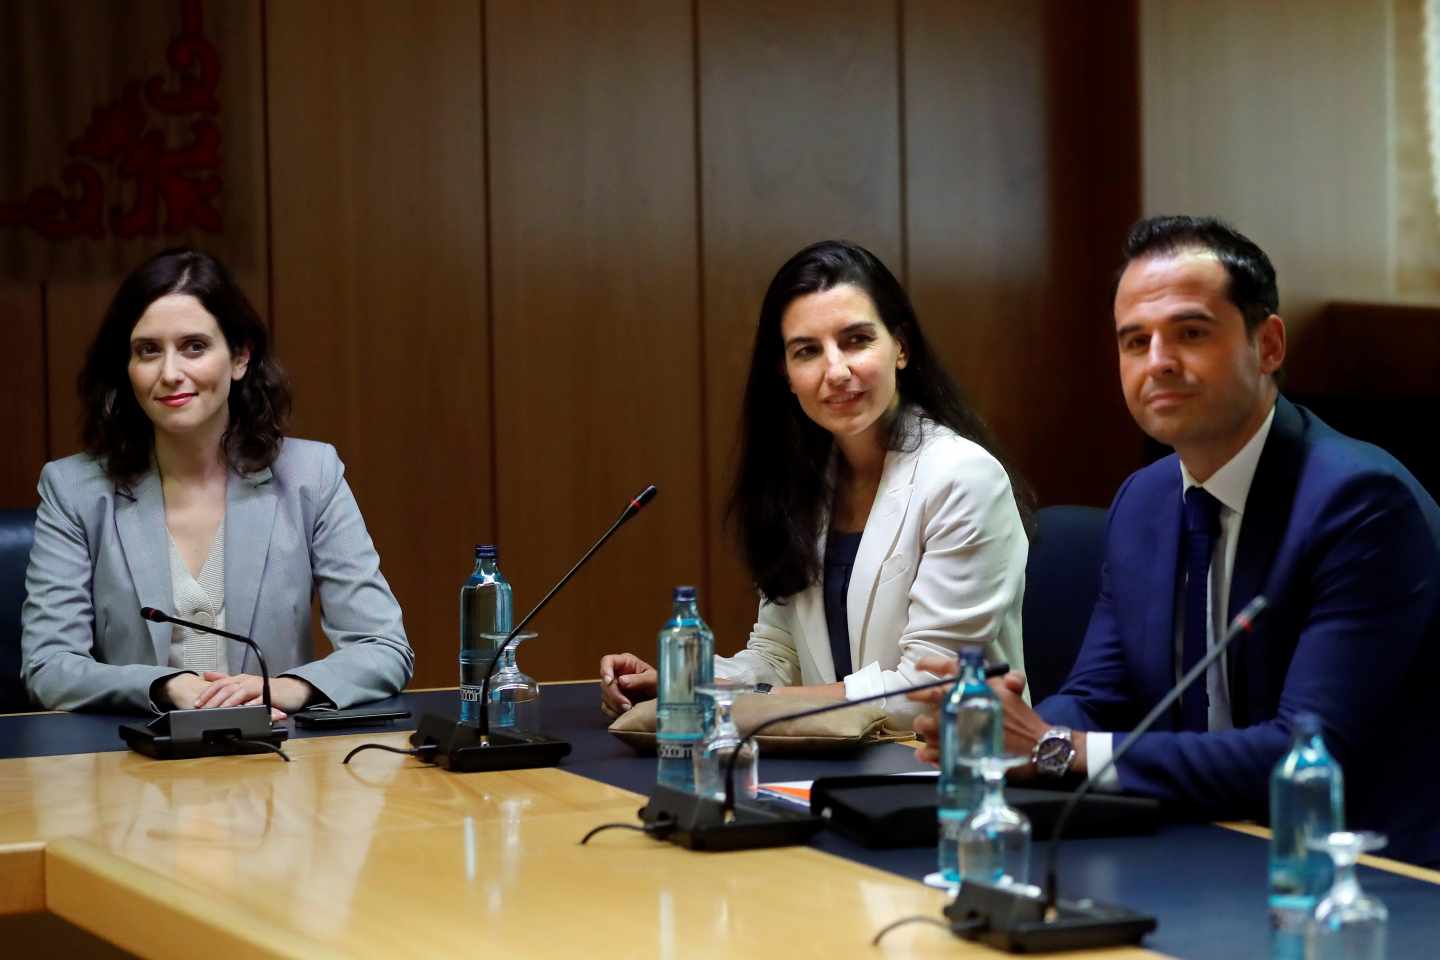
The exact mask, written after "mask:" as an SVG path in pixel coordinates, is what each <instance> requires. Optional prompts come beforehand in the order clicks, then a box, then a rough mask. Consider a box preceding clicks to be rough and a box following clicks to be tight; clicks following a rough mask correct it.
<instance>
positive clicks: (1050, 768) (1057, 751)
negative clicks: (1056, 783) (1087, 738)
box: [1030, 727, 1075, 778]
mask: <svg viewBox="0 0 1440 960" xmlns="http://www.w3.org/2000/svg"><path fill="white" fill-rule="evenodd" d="M1030 762H1031V763H1033V764H1035V769H1036V770H1038V771H1040V773H1041V774H1042V775H1044V776H1047V777H1057V778H1058V777H1063V776H1065V774H1067V773H1069V772H1070V765H1071V764H1073V763H1074V762H1075V738H1074V734H1072V733H1071V732H1070V731H1069V730H1068V729H1066V728H1065V727H1051V728H1050V729H1049V730H1046V731H1045V733H1044V735H1043V736H1041V737H1040V739H1039V741H1038V742H1036V744H1035V750H1034V751H1033V752H1032V753H1031V754H1030Z"/></svg>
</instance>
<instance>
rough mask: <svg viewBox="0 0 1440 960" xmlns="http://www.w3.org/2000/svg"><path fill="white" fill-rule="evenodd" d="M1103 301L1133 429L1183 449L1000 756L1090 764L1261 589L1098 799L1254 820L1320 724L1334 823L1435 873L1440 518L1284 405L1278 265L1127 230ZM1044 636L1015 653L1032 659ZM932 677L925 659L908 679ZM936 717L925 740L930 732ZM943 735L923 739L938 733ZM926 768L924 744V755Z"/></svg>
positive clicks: (1351, 445)
mask: <svg viewBox="0 0 1440 960" xmlns="http://www.w3.org/2000/svg"><path fill="white" fill-rule="evenodd" d="M1125 252H1126V261H1127V262H1126V266H1125V269H1124V272H1123V273H1122V274H1121V277H1120V280H1119V283H1118V285H1117V287H1116V292H1115V336H1116V344H1117V346H1118V349H1119V359H1120V381H1121V386H1122V388H1123V391H1124V394H1125V400H1126V404H1127V405H1128V407H1129V409H1130V413H1131V415H1132V416H1134V418H1135V421H1136V423H1138V424H1139V425H1140V427H1141V429H1143V430H1144V431H1145V432H1146V433H1147V434H1149V435H1150V436H1152V437H1154V438H1155V439H1156V440H1158V441H1160V442H1161V443H1164V444H1167V445H1169V446H1171V447H1173V448H1174V449H1175V455H1172V456H1169V457H1166V458H1164V459H1162V460H1160V461H1158V462H1156V463H1154V464H1151V465H1150V466H1148V467H1145V468H1144V469H1142V470H1140V471H1138V472H1136V473H1134V474H1132V475H1131V476H1130V478H1129V479H1128V480H1126V481H1125V483H1124V485H1123V486H1122V487H1121V488H1120V491H1119V493H1118V494H1116V496H1115V500H1114V502H1113V503H1112V505H1111V507H1110V514H1109V520H1108V525H1107V530H1106V539H1105V565H1104V569H1103V572H1102V575H1101V585H1100V595H1099V598H1098V600H1097V601H1096V605H1095V610H1094V613H1093V615H1092V617H1091V620H1090V626H1089V629H1088V631H1087V632H1086V636H1085V640H1084V643H1083V644H1082V646H1081V649H1080V653H1079V656H1078V657H1077V659H1076V662H1075V665H1074V667H1073V669H1072V670H1071V672H1070V676H1069V678H1068V679H1067V680H1066V681H1065V683H1064V685H1063V686H1062V687H1061V689H1060V691H1059V692H1058V693H1057V694H1055V695H1054V696H1051V697H1049V698H1047V699H1046V700H1044V701H1043V702H1042V703H1040V704H1038V705H1037V706H1036V707H1035V709H1033V710H1032V709H1030V708H1029V707H1027V706H1026V705H1025V703H1024V701H1023V700H1022V699H1021V698H1020V697H1019V696H1018V693H1019V691H1020V690H1022V689H1023V685H1024V678H1023V677H1022V676H1020V675H1019V674H1012V675H1011V676H1009V677H1006V678H1005V680H1004V682H1003V683H999V684H997V685H996V686H997V690H998V691H999V693H1000V696H1001V698H1002V700H1003V701H1004V703H1005V708H1006V745H1007V750H1010V751H1014V752H1023V753H1026V754H1029V755H1031V756H1032V758H1033V759H1034V761H1035V763H1034V765H1033V767H1034V770H1035V771H1037V772H1038V775H1040V776H1042V777H1043V776H1045V775H1047V774H1048V775H1051V776H1059V775H1063V774H1065V773H1068V772H1077V773H1088V772H1090V771H1097V772H1098V771H1099V770H1100V768H1101V767H1102V766H1103V765H1104V764H1105V762H1106V761H1107V760H1108V758H1109V757H1110V755H1111V751H1112V746H1113V744H1114V743H1115V742H1118V741H1116V740H1115V737H1114V735H1115V734H1122V733H1124V732H1125V731H1128V730H1130V729H1131V728H1132V727H1133V726H1135V725H1136V724H1137V723H1138V722H1139V720H1140V718H1141V717H1142V716H1143V715H1144V714H1145V713H1146V712H1147V711H1148V710H1149V709H1150V708H1151V707H1153V706H1154V705H1155V703H1156V702H1157V701H1158V700H1159V699H1160V698H1161V697H1162V696H1164V694H1165V693H1166V692H1167V691H1168V690H1169V689H1170V688H1171V687H1172V686H1174V684H1175V683H1176V681H1177V680H1178V678H1179V676H1180V675H1181V674H1182V673H1183V672H1184V670H1185V669H1186V668H1188V667H1189V666H1190V665H1191V664H1193V663H1195V662H1197V661H1198V660H1199V659H1200V658H1201V657H1202V656H1203V655H1204V652H1205V650H1206V649H1207V647H1208V646H1213V644H1215V643H1216V642H1217V641H1218V640H1219V639H1220V638H1222V637H1223V636H1224V634H1225V630H1226V626H1227V624H1228V622H1229V620H1230V618H1231V617H1232V616H1233V615H1234V614H1235V613H1237V612H1238V611H1240V610H1241V609H1242V608H1243V607H1244V606H1245V605H1246V604H1247V603H1249V602H1250V600H1251V599H1253V598H1254V597H1255V596H1256V595H1258V594H1263V595H1265V596H1266V597H1267V598H1268V600H1269V602H1270V608H1269V610H1268V612H1267V613H1266V614H1265V615H1264V617H1263V618H1262V619H1261V621H1260V622H1259V624H1258V625H1257V627H1256V629H1255V633H1254V635H1253V636H1247V637H1244V638H1242V639H1240V640H1238V641H1236V643H1235V644H1234V645H1233V646H1232V647H1231V648H1230V650H1229V651H1228V652H1227V654H1226V655H1225V657H1224V658H1222V659H1221V660H1220V661H1217V662H1216V663H1215V664H1214V665H1213V666H1212V667H1211V668H1210V670H1209V671H1208V674H1207V676H1206V677H1205V679H1204V681H1203V682H1197V683H1196V684H1195V687H1194V688H1192V690H1191V692H1190V693H1187V694H1186V696H1185V697H1184V698H1183V699H1182V701H1181V703H1180V705H1179V706H1178V708H1177V709H1176V710H1175V711H1174V712H1173V713H1172V715H1171V716H1169V717H1162V718H1161V720H1160V722H1159V723H1158V724H1157V725H1156V727H1155V728H1154V729H1153V730H1152V732H1150V733H1146V734H1144V735H1142V736H1141V737H1140V739H1139V740H1138V741H1137V742H1136V743H1135V745H1134V746H1133V747H1132V748H1131V749H1130V750H1129V752H1128V753H1126V755H1125V756H1124V757H1123V758H1121V760H1120V761H1119V763H1118V764H1116V766H1115V767H1114V768H1112V770H1111V771H1110V772H1109V773H1108V774H1107V775H1106V776H1105V777H1103V778H1102V780H1101V782H1100V784H1099V786H1101V787H1108V788H1111V789H1121V790H1125V791H1128V792H1132V793H1137V794H1143V795H1148V796H1153V797H1157V798H1160V799H1161V800H1164V801H1166V802H1167V803H1169V804H1172V805H1174V806H1179V807H1182V808H1184V809H1186V810H1187V811H1189V812H1191V813H1194V814H1196V815H1200V816H1205V817H1209V818H1235V817H1253V818H1257V819H1262V820H1263V819H1266V817H1267V799H1268V781H1269V775H1270V771H1271V769H1272V768H1273V767H1274V766H1275V763H1276V761H1277V760H1278V759H1279V758H1280V757H1281V756H1282V755H1284V753H1285V752H1286V750H1287V749H1288V748H1289V743H1290V735H1291V733H1290V731H1291V724H1292V721H1293V720H1294V718H1295V716H1296V715H1297V714H1299V713H1301V712H1313V713H1315V714H1317V715H1318V716H1319V717H1320V718H1321V721H1322V723H1323V725H1324V736H1325V740H1326V743H1327V744H1328V745H1329V747H1330V749H1331V751H1332V752H1333V753H1334V755H1335V756H1336V758H1337V759H1338V760H1339V762H1340V764H1341V765H1342V767H1343V769H1344V773H1345V787H1346V791H1345V793H1346V823H1347V826H1349V827H1351V828H1355V829H1376V830H1381V831H1384V832H1386V833H1387V834H1388V835H1389V837H1390V848H1389V850H1388V851H1387V853H1388V855H1389V856H1393V857H1397V858H1400V859H1407V860H1412V861H1415V862H1419V863H1430V864H1434V863H1440V772H1437V767H1436V766H1435V764H1434V762H1433V760H1432V759H1431V756H1430V749H1429V746H1428V739H1429V738H1428V735H1427V731H1428V729H1429V725H1428V723H1427V720H1428V713H1429V711H1428V709H1427V706H1428V703H1427V702H1428V697H1429V696H1433V695H1434V691H1435V688H1436V685H1437V682H1440V669H1437V668H1440V508H1437V506H1436V504H1435V501H1434V499H1433V498H1432V497H1431V496H1430V495H1429V494H1428V493H1426V492H1425V491H1424V490H1423V489H1422V488H1421V487H1420V485H1419V484H1418V483H1417V482H1416V481H1415V479H1414V477H1412V476H1411V475H1410V473H1409V471H1407V470H1406V469H1405V468H1404V467H1403V466H1401V465H1400V464H1399V463H1398V462H1397V461H1395V459H1394V458H1392V457H1390V456H1389V455H1388V454H1386V453H1385V452H1383V451H1381V450H1380V449H1378V448H1376V447H1373V446H1371V445H1369V444H1365V443H1361V442H1359V441H1356V440H1353V439H1351V438H1349V437H1346V436H1344V435H1342V434H1339V433H1337V432H1336V431H1334V430H1332V429H1331V428H1330V427H1328V426H1326V425H1325V424H1324V423H1323V422H1321V421H1320V420H1319V419H1318V418H1317V417H1315V415H1314V414H1312V413H1310V412H1309V411H1308V410H1306V409H1305V408H1303V407H1299V406H1296V405H1294V404H1292V403H1290V402H1289V401H1288V400H1286V399H1285V398H1284V397H1282V396H1280V394H1279V390H1278V387H1277V385H1276V381H1275V375H1276V373H1277V371H1278V370H1279V369H1280V366H1281V364H1282V362H1283V361H1284V359H1285V324H1284V321H1282V320H1281V318H1280V317H1279V316H1278V315H1277V313H1276V311H1277V309H1278V301H1279V295H1278V291H1277V287H1276V282H1275V270H1274V268H1273V267H1272V266H1271V264H1270V260H1269V258H1268V257H1266V255H1265V253H1264V252H1263V251H1262V250H1261V249H1260V248H1259V247H1258V246H1256V245H1255V244H1254V243H1252V242H1251V241H1250V240H1248V239H1246V238H1245V237H1244V236H1242V235H1240V234H1239V233H1238V232H1236V231H1235V230H1233V229H1231V228H1230V227H1228V226H1226V225H1225V224H1223V223H1220V222H1219V221H1216V220H1213V219H1199V218H1192V217H1157V218H1153V219H1149V220H1144V221H1141V222H1140V223H1139V224H1137V225H1136V226H1135V227H1134V228H1133V229H1132V231H1131V234H1130V237H1129V239H1128V240H1127V242H1126V251H1125ZM1043 640H1044V638H1030V641H1029V642H1030V643H1035V642H1037V641H1038V642H1043ZM922 666H923V664H922ZM934 730H935V721H934V718H933V716H932V717H930V718H922V719H921V720H920V721H919V722H917V723H916V731H917V732H920V733H927V734H933V732H934ZM930 742H932V743H933V742H934V738H933V737H931V738H930ZM922 755H928V757H929V758H930V759H932V760H933V759H934V751H933V750H928V751H922Z"/></svg>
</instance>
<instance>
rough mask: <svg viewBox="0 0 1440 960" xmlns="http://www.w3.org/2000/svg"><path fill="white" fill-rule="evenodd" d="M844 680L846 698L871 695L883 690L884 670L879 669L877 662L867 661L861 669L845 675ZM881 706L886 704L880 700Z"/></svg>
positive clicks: (855, 698)
mask: <svg viewBox="0 0 1440 960" xmlns="http://www.w3.org/2000/svg"><path fill="white" fill-rule="evenodd" d="M844 682H845V699H846V700H859V699H860V698H861V697H873V696H875V695H876V694H880V693H884V692H885V671H883V670H881V669H880V664H879V663H867V664H866V665H865V666H864V667H863V668H862V669H860V670H856V671H855V672H854V673H852V674H850V676H848V677H846V678H845V681H844ZM881 706H882V707H883V706H886V704H885V703H884V702H882V703H881Z"/></svg>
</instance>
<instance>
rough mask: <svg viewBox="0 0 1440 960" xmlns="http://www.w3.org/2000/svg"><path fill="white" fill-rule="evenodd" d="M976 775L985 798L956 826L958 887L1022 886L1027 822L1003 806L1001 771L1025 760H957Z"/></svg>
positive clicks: (1026, 866)
mask: <svg viewBox="0 0 1440 960" xmlns="http://www.w3.org/2000/svg"><path fill="white" fill-rule="evenodd" d="M958 759H959V761H960V763H962V764H964V765H965V766H967V767H971V768H974V769H977V770H979V771H980V775H981V776H982V777H983V778H984V779H985V797H984V799H982V800H981V801H980V805H979V806H978V807H976V808H975V811H974V812H973V813H971V814H970V816H968V817H966V818H965V820H964V822H962V823H961V824H960V831H959V833H958V835H957V836H956V843H957V846H958V847H959V858H958V859H959V864H960V883H961V885H962V886H963V885H964V883H965V881H966V880H978V881H980V882H981V883H988V884H991V885H993V886H1005V885H1010V884H1016V885H1024V884H1025V883H1026V882H1027V881H1028V880H1029V877H1030V819H1029V818H1028V817H1026V816H1025V814H1023V813H1021V812H1020V811H1019V810H1016V809H1015V808H1014V807H1011V806H1008V805H1006V803H1005V771H1007V770H1009V769H1010V768H1011V767H1018V766H1020V765H1021V764H1024V763H1028V762H1029V758H1028V757H1020V756H994V757H960V758H958Z"/></svg>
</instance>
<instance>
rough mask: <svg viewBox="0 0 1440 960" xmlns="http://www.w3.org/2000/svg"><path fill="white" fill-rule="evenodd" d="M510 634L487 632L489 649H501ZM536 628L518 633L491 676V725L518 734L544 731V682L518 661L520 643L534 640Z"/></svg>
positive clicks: (486, 638) (501, 656) (485, 635)
mask: <svg viewBox="0 0 1440 960" xmlns="http://www.w3.org/2000/svg"><path fill="white" fill-rule="evenodd" d="M506 636H507V634H503V633H487V634H484V635H483V637H484V640H485V644H486V649H489V650H498V649H499V648H500V645H501V644H502V643H504V642H505V637H506ZM535 637H536V634H535V633H534V632H532V631H529V630H527V631H525V632H524V633H517V634H516V635H515V640H514V641H513V642H512V643H511V644H510V645H509V646H508V647H506V648H505V652H504V653H502V654H501V655H500V665H499V666H498V667H496V668H495V675H494V676H493V677H491V678H490V726H491V728H492V729H506V730H514V731H515V732H516V733H538V732H539V731H540V684H538V683H536V682H535V679H534V678H533V677H531V676H529V675H528V674H526V673H523V672H521V670H520V668H519V667H518V666H516V664H515V654H516V653H517V652H518V650H519V648H520V644H522V643H525V642H527V641H529V640H534V639H535Z"/></svg>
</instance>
